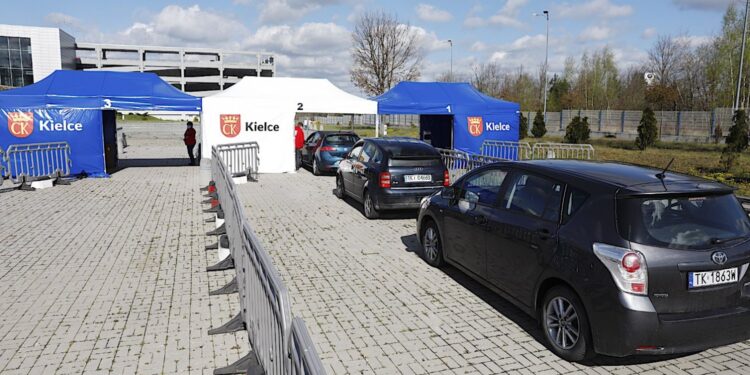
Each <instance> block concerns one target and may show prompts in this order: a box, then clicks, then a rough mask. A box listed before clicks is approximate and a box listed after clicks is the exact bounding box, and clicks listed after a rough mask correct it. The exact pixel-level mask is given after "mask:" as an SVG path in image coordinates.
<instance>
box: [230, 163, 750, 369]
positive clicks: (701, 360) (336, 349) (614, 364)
mask: <svg viewBox="0 0 750 375" xmlns="http://www.w3.org/2000/svg"><path fill="white" fill-rule="evenodd" d="M333 187H334V180H333V177H331V176H327V177H314V176H312V175H311V174H310V173H309V172H307V171H304V170H301V171H300V172H299V173H296V174H276V175H261V176H260V182H258V183H248V184H243V185H239V186H238V193H239V195H240V198H241V199H242V201H243V203H244V205H245V209H246V213H247V216H248V217H249V219H250V222H251V225H252V226H253V228H254V230H255V231H256V233H257V234H258V237H259V238H260V240H261V241H262V242H263V243H264V245H265V248H266V250H267V251H268V252H269V254H270V255H271V257H272V259H273V261H274V263H275V265H276V267H277V268H278V270H279V273H280V275H281V277H282V279H284V281H285V283H286V284H287V287H288V289H289V293H290V297H291V301H292V312H293V314H294V315H299V316H301V317H302V318H303V319H304V320H305V322H306V324H307V327H308V329H309V331H310V334H311V336H312V339H313V340H314V341H315V346H316V349H317V351H318V353H319V355H320V357H321V359H322V361H323V364H324V365H325V367H326V370H327V372H328V373H330V374H500V373H508V374H575V373H591V374H692V375H697V374H715V373H726V374H749V373H750V344H749V343H748V342H743V343H737V344H734V345H730V346H725V347H721V348H717V349H712V350H707V351H704V352H701V353H697V354H693V355H687V356H678V357H636V358H628V359H615V358H599V359H597V360H596V361H594V362H591V363H587V364H584V365H581V364H571V363H568V362H565V361H563V360H561V359H559V358H558V357H556V356H555V355H554V354H553V353H552V352H550V351H549V350H547V349H546V348H545V347H544V345H542V344H541V343H540V342H541V334H542V333H541V331H540V329H539V328H538V325H537V324H536V322H535V321H534V320H532V319H531V318H530V317H528V316H527V315H525V314H524V313H523V312H521V311H520V310H518V309H517V308H515V307H514V306H512V305H511V304H510V303H508V302H507V301H505V300H503V299H502V298H500V297H498V296H497V295H495V294H493V293H492V292H491V291H489V290H488V289H486V288H484V287H482V286H481V285H479V284H478V283H476V282H474V281H472V280H471V279H469V278H468V277H467V276H465V275H464V274H462V273H461V272H460V271H458V270H456V269H454V268H450V267H447V268H445V269H435V268H432V267H430V266H428V265H427V264H426V263H425V262H424V261H422V259H421V258H420V257H419V245H418V242H417V238H416V236H415V229H416V228H415V227H416V225H415V224H416V223H415V220H414V219H415V217H414V214H396V215H390V216H389V217H388V218H386V219H385V220H376V221H370V220H367V219H366V218H365V217H364V216H363V215H362V213H361V205H359V204H357V203H355V202H353V201H349V200H346V201H344V200H339V199H337V198H336V197H335V196H334V195H333V194H332V189H333Z"/></svg>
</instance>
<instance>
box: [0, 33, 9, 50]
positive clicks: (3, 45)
mask: <svg viewBox="0 0 750 375" xmlns="http://www.w3.org/2000/svg"><path fill="white" fill-rule="evenodd" d="M7 48H8V37H7V36H0V50H2V49H7Z"/></svg>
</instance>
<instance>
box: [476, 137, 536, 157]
mask: <svg viewBox="0 0 750 375" xmlns="http://www.w3.org/2000/svg"><path fill="white" fill-rule="evenodd" d="M481 154H482V155H485V156H492V157H496V158H501V159H508V160H526V159H531V155H532V154H531V146H530V145H529V143H528V142H512V141H496V140H491V139H488V140H486V141H484V142H482V147H481Z"/></svg>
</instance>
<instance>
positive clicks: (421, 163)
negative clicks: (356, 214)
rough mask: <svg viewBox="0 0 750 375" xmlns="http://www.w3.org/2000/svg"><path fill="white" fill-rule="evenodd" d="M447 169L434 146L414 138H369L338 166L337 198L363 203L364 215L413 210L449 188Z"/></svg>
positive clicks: (371, 217)
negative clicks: (425, 200) (382, 211)
mask: <svg viewBox="0 0 750 375" xmlns="http://www.w3.org/2000/svg"><path fill="white" fill-rule="evenodd" d="M449 183H450V181H449V177H448V170H446V169H445V166H444V165H443V161H442V159H441V157H440V154H439V153H438V152H437V150H435V148H434V147H432V146H430V145H428V144H427V143H424V142H422V141H420V140H417V139H413V138H403V137H399V138H396V137H394V138H368V139H363V140H360V141H359V142H357V143H356V144H355V145H354V147H352V149H351V151H349V154H348V155H347V156H346V158H344V160H342V161H341V163H340V164H339V170H338V173H337V175H336V190H335V192H336V195H337V196H338V197H339V198H343V197H344V196H345V195H348V196H351V197H352V198H354V199H356V200H358V201H360V202H362V204H363V206H364V213H365V216H366V217H367V218H369V219H375V218H377V217H378V216H379V211H381V210H393V209H416V208H418V207H419V203H420V202H421V200H422V198H424V197H426V196H428V195H430V194H432V193H434V192H435V191H436V190H437V189H440V188H441V187H443V186H447V185H449Z"/></svg>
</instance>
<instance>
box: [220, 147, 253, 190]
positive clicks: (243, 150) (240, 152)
mask: <svg viewBox="0 0 750 375" xmlns="http://www.w3.org/2000/svg"><path fill="white" fill-rule="evenodd" d="M216 150H217V152H218V155H219V156H220V157H221V158H222V160H223V161H224V163H225V165H226V168H227V171H228V172H229V173H230V175H231V177H243V176H247V177H248V179H251V180H254V181H257V180H258V167H259V165H260V158H259V156H258V154H259V152H260V148H259V147H258V142H244V143H231V144H224V145H218V146H216Z"/></svg>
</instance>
